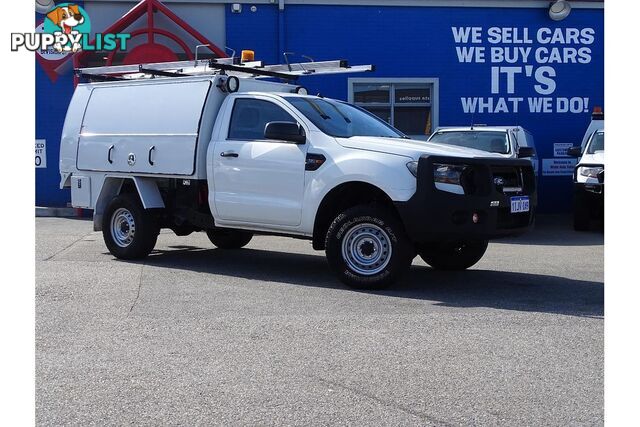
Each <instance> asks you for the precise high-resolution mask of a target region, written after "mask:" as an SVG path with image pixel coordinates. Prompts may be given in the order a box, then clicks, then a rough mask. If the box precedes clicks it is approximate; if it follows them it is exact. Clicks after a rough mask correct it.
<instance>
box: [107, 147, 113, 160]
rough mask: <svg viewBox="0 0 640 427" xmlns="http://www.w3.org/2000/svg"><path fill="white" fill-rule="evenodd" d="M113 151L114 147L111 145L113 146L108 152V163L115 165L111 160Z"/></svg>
mask: <svg viewBox="0 0 640 427" xmlns="http://www.w3.org/2000/svg"><path fill="white" fill-rule="evenodd" d="M112 151H113V145H111V146H110V147H109V151H107V161H108V162H109V163H113V160H112V159H111V152H112Z"/></svg>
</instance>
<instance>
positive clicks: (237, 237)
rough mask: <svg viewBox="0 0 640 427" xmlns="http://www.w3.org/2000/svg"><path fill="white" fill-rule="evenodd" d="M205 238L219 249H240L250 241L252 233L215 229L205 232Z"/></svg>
mask: <svg viewBox="0 0 640 427" xmlns="http://www.w3.org/2000/svg"><path fill="white" fill-rule="evenodd" d="M207 237H209V240H211V243H213V244H214V245H216V247H218V248H220V249H240V248H242V247H244V246H246V245H247V244H248V243H249V242H250V241H251V239H252V238H253V233H251V232H249V231H243V230H230V229H221V228H216V229H215V230H207Z"/></svg>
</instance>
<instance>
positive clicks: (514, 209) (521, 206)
mask: <svg viewBox="0 0 640 427" xmlns="http://www.w3.org/2000/svg"><path fill="white" fill-rule="evenodd" d="M520 212H529V196H518V197H512V198H511V213H520Z"/></svg>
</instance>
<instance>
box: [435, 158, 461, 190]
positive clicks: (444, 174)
mask: <svg viewBox="0 0 640 427" xmlns="http://www.w3.org/2000/svg"><path fill="white" fill-rule="evenodd" d="M463 171H464V166H461V165H445V164H441V163H434V164H433V180H434V181H435V182H441V183H443V184H454V185H460V177H461V176H462V172H463Z"/></svg>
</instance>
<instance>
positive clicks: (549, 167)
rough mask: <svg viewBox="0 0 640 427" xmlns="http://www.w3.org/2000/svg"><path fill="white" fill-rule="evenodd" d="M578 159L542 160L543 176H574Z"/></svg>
mask: <svg viewBox="0 0 640 427" xmlns="http://www.w3.org/2000/svg"><path fill="white" fill-rule="evenodd" d="M577 162H578V160H577V159H542V175H543V176H573V169H574V168H575V166H576V163H577Z"/></svg>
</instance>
